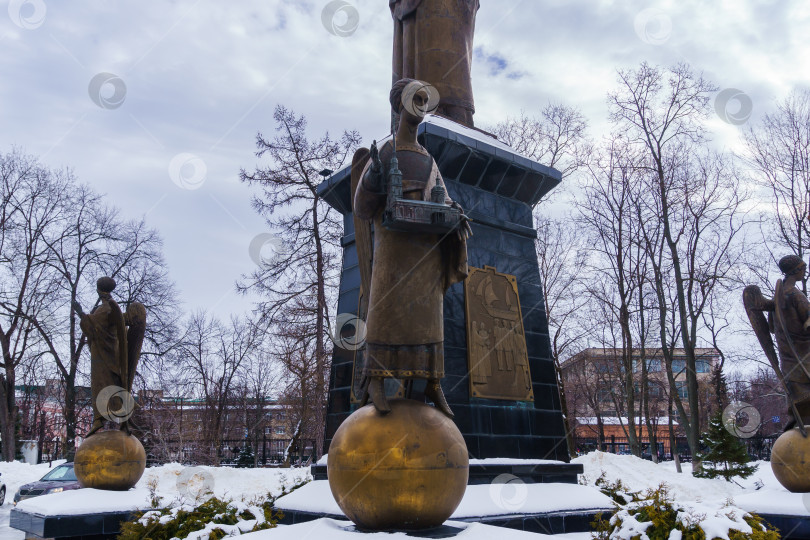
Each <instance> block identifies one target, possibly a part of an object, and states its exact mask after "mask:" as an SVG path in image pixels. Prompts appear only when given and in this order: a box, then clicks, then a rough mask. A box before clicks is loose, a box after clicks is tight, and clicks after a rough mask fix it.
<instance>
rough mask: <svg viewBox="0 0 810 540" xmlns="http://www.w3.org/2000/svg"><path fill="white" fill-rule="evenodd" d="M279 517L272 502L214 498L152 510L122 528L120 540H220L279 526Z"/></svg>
mask: <svg viewBox="0 0 810 540" xmlns="http://www.w3.org/2000/svg"><path fill="white" fill-rule="evenodd" d="M277 520H278V515H277V514H276V513H275V511H274V510H273V505H272V503H271V502H270V501H265V503H264V504H262V505H261V506H251V505H248V504H245V503H242V502H236V501H228V502H226V501H220V500H219V499H217V498H216V497H212V498H210V499H208V500H207V501H205V502H204V503H202V504H201V505H199V506H197V507H196V508H195V507H193V506H190V505H185V504H184V505H180V506H175V507H173V508H165V509H162V510H150V511H148V512H145V513H144V514H142V515H141V516H140V517H138V518H137V519H135V520H134V521H130V522H127V523H124V524H123V525H122V527H121V534H120V536H119V537H118V538H119V539H120V540H136V539H138V540H140V539H142V538H151V539H154V540H170V539H171V538H187V539H192V538H193V539H199V540H203V539H205V540H219V539H220V538H223V537H225V536H230V535H238V534H243V533H248V532H253V531H261V530H264V529H270V528H272V527H275V526H276V522H277Z"/></svg>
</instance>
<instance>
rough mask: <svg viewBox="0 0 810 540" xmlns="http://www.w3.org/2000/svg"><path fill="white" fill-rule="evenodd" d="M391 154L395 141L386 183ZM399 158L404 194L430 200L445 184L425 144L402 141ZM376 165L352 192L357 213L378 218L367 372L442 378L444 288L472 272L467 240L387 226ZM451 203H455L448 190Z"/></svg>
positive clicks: (386, 157)
mask: <svg viewBox="0 0 810 540" xmlns="http://www.w3.org/2000/svg"><path fill="white" fill-rule="evenodd" d="M392 153H393V148H392V145H391V143H390V141H389V142H388V143H386V144H385V145H384V146H383V147H382V148H381V149H380V161H381V162H382V165H383V166H382V170H383V174H384V180H383V182H382V186H385V185H387V175H388V169H389V166H390V161H391V155H392ZM397 160H398V161H399V169H400V171H401V172H402V196H403V198H407V199H412V200H423V201H430V191H431V189H433V187H434V186H436V185H437V184H438V185H441V186H444V182H443V180H442V177H441V173H439V170H438V168H437V167H436V163H435V161H434V160H433V158H432V157H431V156H430V154H429V153H428V152H427V150H425V149H424V148H422V147H421V146H407V147H404V146H403V145H400V147H399V148H398V149H397ZM370 165H371V162H369V163H368V164H366V167H365V169H364V171H363V174H362V177H361V181H360V182H359V184H358V186H357V189H356V192H355V197H354V212H355V215H356V216H357V217H358V218H360V219H366V220H371V221H372V222H373V224H374V246H373V253H374V256H373V265H372V272H371V284H370V291H369V307H368V316H367V321H366V362H365V367H364V375H366V376H370V377H394V378H399V379H412V378H424V379H439V378H442V377H443V376H444V348H443V342H444V316H443V302H444V293H445V290H446V289H447V288H448V287H449V286H450V285H452V284H453V283H457V282H459V281H462V280H463V279H464V278H465V277H467V272H468V270H467V243H466V241H465V240H463V239H460V238H459V237H458V235H457V233H456V231H452V232H450V233H449V234H446V235H440V234H432V233H414V232H401V231H392V230H389V229H387V228H385V227H384V226H383V225H382V214H383V211H384V210H385V204H386V193H385V192H377V191H374V190H373V189H370V188H369V185H368V183H367V176H368V171H369V167H370ZM380 189H384V187H381V188H380ZM445 193H446V189H445ZM445 202H446V203H447V204H450V203H451V202H452V201H451V200H450V198H449V196H448V197H447V198H446V201H445Z"/></svg>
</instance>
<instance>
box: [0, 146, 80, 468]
mask: <svg viewBox="0 0 810 540" xmlns="http://www.w3.org/2000/svg"><path fill="white" fill-rule="evenodd" d="M0 182H1V183H2V185H1V187H2V199H0V202H1V203H2V207H0V220H2V223H0V350H1V351H2V368H3V371H2V374H0V434H2V439H3V452H2V457H3V460H5V461H13V460H14V458H15V454H16V434H15V423H16V419H17V403H16V396H15V385H16V378H17V370H18V368H19V367H20V366H21V365H23V364H28V365H38V363H39V360H40V358H41V356H42V354H43V347H42V341H41V339H40V338H39V336H38V335H37V332H36V329H35V326H34V324H33V320H35V319H36V318H37V317H39V316H40V315H41V314H42V313H45V312H48V311H49V310H50V309H52V302H53V296H52V295H53V294H54V292H55V281H54V280H53V278H52V276H51V275H50V274H49V272H48V267H47V264H46V263H47V261H48V259H49V257H50V253H49V249H48V245H47V239H48V236H49V235H50V233H51V229H53V228H54V227H55V226H56V224H57V223H58V222H59V220H60V219H62V215H63V211H64V202H65V189H66V184H67V182H68V174H67V173H65V172H64V171H58V172H52V171H49V170H47V169H45V168H43V167H42V166H40V165H39V164H38V163H37V162H36V160H35V159H34V158H31V157H29V156H25V155H23V154H21V153H20V152H19V151H13V152H11V153H8V154H5V155H2V154H0ZM23 367H25V366H23Z"/></svg>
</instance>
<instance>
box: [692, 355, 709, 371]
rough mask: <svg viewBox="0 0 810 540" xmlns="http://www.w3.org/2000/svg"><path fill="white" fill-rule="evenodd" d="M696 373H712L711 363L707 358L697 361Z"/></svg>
mask: <svg viewBox="0 0 810 540" xmlns="http://www.w3.org/2000/svg"><path fill="white" fill-rule="evenodd" d="M695 371H697V372H698V373H709V372H710V371H711V362H709V360H708V359H706V358H698V359H697V360H696V361H695Z"/></svg>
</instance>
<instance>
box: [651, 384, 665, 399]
mask: <svg viewBox="0 0 810 540" xmlns="http://www.w3.org/2000/svg"><path fill="white" fill-rule="evenodd" d="M648 390H649V396H650V397H651V398H654V399H659V398H662V397H664V389H663V388H661V387H660V386H658V385H657V384H651V385H650V386H649V387H648Z"/></svg>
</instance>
